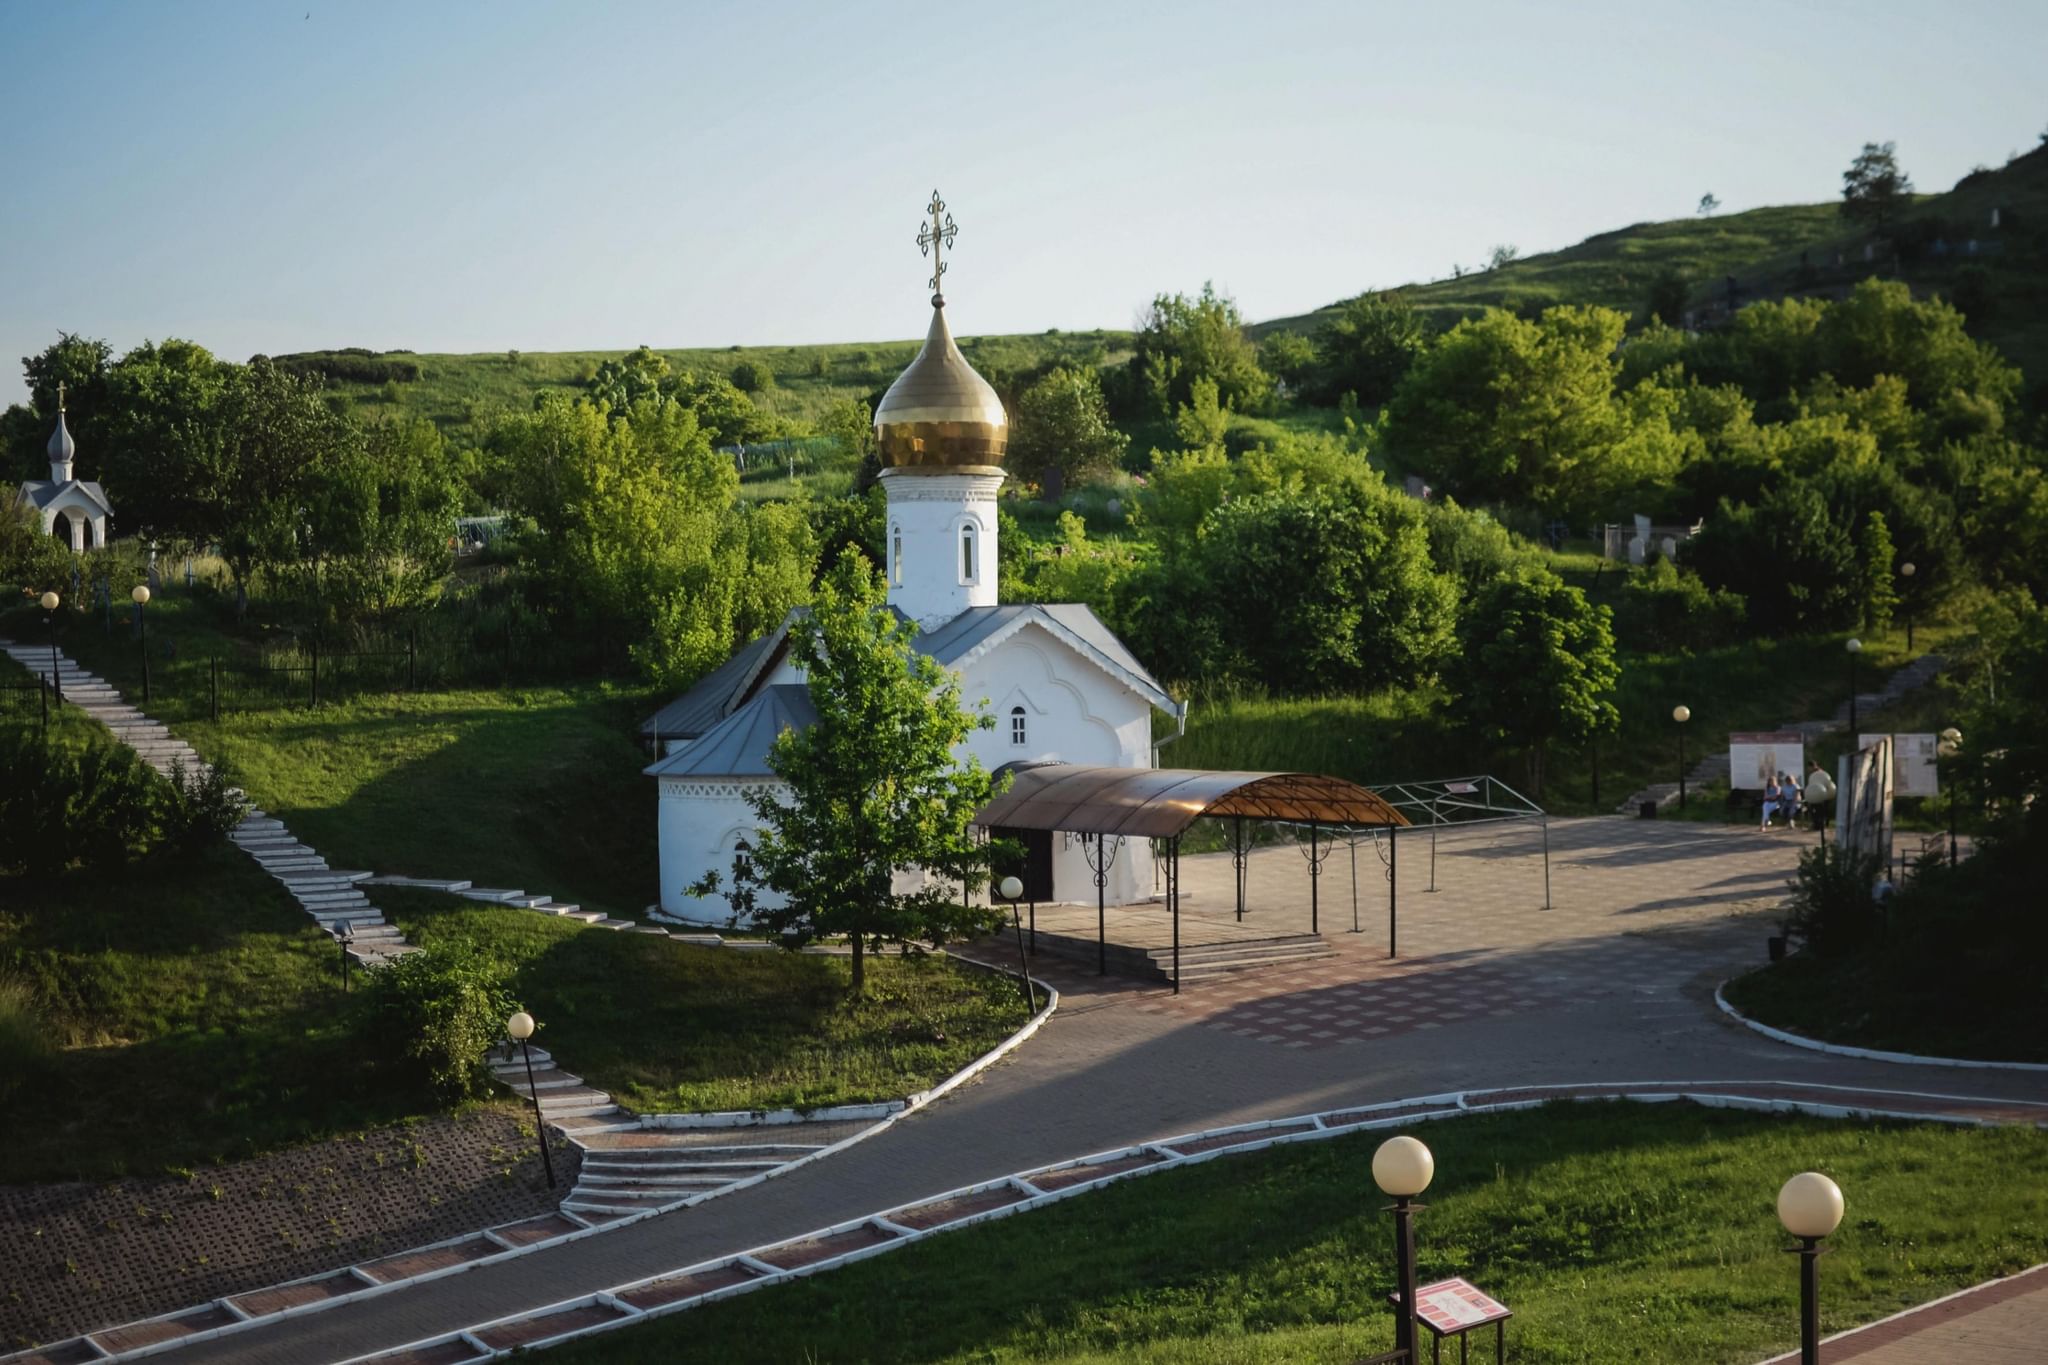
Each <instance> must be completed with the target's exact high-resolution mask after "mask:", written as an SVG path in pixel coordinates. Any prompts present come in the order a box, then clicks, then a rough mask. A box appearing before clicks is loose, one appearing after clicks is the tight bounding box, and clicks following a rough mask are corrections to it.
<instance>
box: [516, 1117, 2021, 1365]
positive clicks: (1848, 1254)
mask: <svg viewBox="0 0 2048 1365" xmlns="http://www.w3.org/2000/svg"><path fill="white" fill-rule="evenodd" d="M1419 1131H1420V1136H1421V1137H1422V1138H1423V1139H1424V1141H1426V1142H1428V1143H1429V1145H1430V1146H1431V1148H1432V1149H1433V1150H1434V1152H1435V1154H1436V1182H1435V1184H1434V1185H1432V1186H1431V1188H1430V1190H1429V1192H1428V1194H1427V1195H1426V1199H1427V1203H1428V1207H1427V1208H1426V1210H1425V1211H1424V1212H1423V1213H1422V1214H1421V1215H1420V1216H1419V1219H1418V1224H1417V1238H1416V1241H1417V1252H1418V1256H1419V1263H1420V1271H1421V1274H1422V1276H1423V1278H1424V1280H1425V1282H1426V1281H1427V1280H1430V1279H1436V1278H1441V1277H1443V1276H1448V1275H1462V1276H1465V1277H1467V1278H1469V1279H1471V1280H1472V1281H1473V1282H1474V1283H1476V1284H1478V1285H1479V1286H1480V1287H1481V1288H1483V1289H1485V1290H1487V1291H1488V1292H1489V1293H1492V1294H1493V1295H1494V1296H1496V1297H1497V1298H1499V1299H1501V1300H1502V1301H1504V1302H1505V1303H1507V1304H1508V1305H1509V1307H1511V1308H1512V1309H1513V1310H1514V1312H1515V1318H1514V1320H1513V1321H1512V1322H1510V1323H1509V1324H1508V1358H1509V1359H1510V1360H1513V1361H1517V1362H1521V1363H1522V1365H1562V1363H1563V1362H1573V1363H1574V1365H1608V1363H1609V1362H1612V1363H1614V1365H1620V1363H1621V1362H1631V1363H1632V1362H1637V1361H1644V1360H1654V1361H1657V1362H1659V1363H1660V1365H1692V1363H1693V1362H1698V1363H1699V1365H1708V1363H1709V1362H1713V1363H1715V1365H1718V1363H1719V1362H1727V1361H1739V1360H1754V1359H1759V1358H1761V1357H1763V1356H1764V1355H1766V1354H1768V1353H1769V1352H1771V1351H1774V1350H1779V1349H1784V1348H1787V1347H1791V1346H1794V1345H1796V1344H1797V1342H1796V1334H1797V1329H1798V1309H1797V1302H1798V1288H1797V1285H1798V1279H1797V1271H1796V1268H1795V1266H1794V1263H1793V1261H1792V1258H1790V1257H1788V1256H1786V1255H1785V1254H1784V1252H1783V1250H1782V1248H1783V1247H1784V1246H1785V1245H1786V1243H1787V1238H1786V1237H1785V1235H1784V1234H1783V1232H1782V1231H1781V1230H1780V1229H1779V1227H1778V1225H1777V1221H1776V1218H1775V1216H1774V1214H1773V1201H1774V1199H1775V1198H1776V1195H1777V1190H1778V1186H1779V1185H1780V1184H1782V1183H1783V1182H1784V1180H1785V1179H1786V1178H1787V1177H1789V1176H1791V1175H1792V1174H1794V1173H1796V1172H1798V1171H1801V1170H1808V1169H1815V1170H1821V1171H1825V1172H1827V1173H1828V1174H1829V1175H1831V1176H1833V1177H1834V1178H1835V1179H1836V1180H1837V1181H1838V1182H1840V1184H1841V1185H1842V1188H1843V1191H1844V1193H1845V1195H1846V1197H1847V1202H1848V1217H1847V1218H1846V1219H1845V1220H1844V1222H1843V1224H1842V1227H1841V1230H1840V1231H1839V1232H1837V1234H1836V1235H1835V1236H1834V1237H1833V1238H1832V1239H1830V1242H1829V1247H1830V1254H1829V1255H1828V1256H1827V1258H1826V1259H1825V1260H1823V1261H1822V1262H1821V1289H1822V1299H1821V1323H1822V1327H1823V1328H1824V1329H1825V1330H1828V1331H1834V1330H1838V1329H1840V1328H1844V1327H1848V1326H1850V1325H1852V1324H1855V1323H1860V1322H1866V1321H1869V1320H1871V1319H1874V1318H1877V1317H1881V1316H1883V1315H1885V1314H1887V1313H1890V1312H1892V1311H1894V1310H1896V1309H1898V1308H1901V1307H1904V1306H1906V1305H1908V1304H1913V1303H1918V1302H1922V1301H1925V1300H1927V1299H1931V1298H1934V1297H1936V1296H1938V1295H1941V1294H1944V1293H1947V1292H1949V1291H1951V1290H1954V1289H1957V1288H1960V1287H1962V1286H1964V1285H1967V1284H1971V1283H1974V1282H1976V1281H1979V1280H1982V1279H1986V1278H1989V1277H1991V1276H1994V1275H1999V1274H2004V1273H2008V1272H2011V1271H2013V1270H2017V1269H2020V1268H2022V1267H2025V1266H2028V1265H2032V1264H2034V1263H2036V1262H2039V1261H2040V1260H2042V1259H2043V1258H2044V1256H2048V1135H2044V1134H2042V1133H2039V1132H2035V1131H2031V1130H2026V1129H1997V1130H1979V1129H1962V1128H1951V1127H1947V1126H1942V1125H1934V1124H1927V1125H1910V1126H1909V1125H1873V1124H1852V1123H1836V1122H1829V1121H1825V1120H1818V1119H1805V1118H1793V1117H1776V1116H1764V1115H1752V1114H1737V1113H1731V1112H1726V1111H1720V1110H1711V1109H1699V1108H1695V1107H1693V1106H1691V1105H1683V1104H1672V1105H1663V1106H1656V1107H1648V1106H1638V1105H1630V1104H1621V1103H1615V1104H1565V1105H1560V1106H1556V1107H1553V1108H1547V1109H1542V1110H1535V1111H1529V1112H1523V1113H1517V1114H1506V1115H1498V1116H1486V1117H1478V1118H1467V1119H1459V1120H1456V1121H1453V1122H1447V1123H1439V1124H1431V1125H1427V1126H1426V1127H1424V1128H1422V1129H1421V1130H1419ZM1384 1136H1385V1135H1384V1134H1358V1135H1355V1136H1351V1137H1346V1138H1338V1139H1335V1140H1332V1141H1328V1142H1321V1143H1312V1144H1306V1145H1302V1146H1294V1147H1286V1148H1280V1149H1275V1150H1272V1151H1268V1152H1264V1153H1259V1154H1254V1155H1249V1156H1243V1157H1226V1158H1224V1159H1222V1160H1220V1161H1216V1162H1212V1163H1209V1164H1206V1165H1202V1166H1196V1167H1190V1168H1186V1169H1183V1170H1179V1171H1172V1172H1167V1173H1165V1174H1161V1175H1157V1176H1150V1177H1145V1178H1142V1179H1138V1180H1133V1181H1128V1182H1125V1183H1122V1184H1119V1185H1114V1186H1111V1187H1109V1188H1107V1189H1105V1190H1101V1191H1098V1192H1095V1193H1090V1194H1086V1195H1082V1196H1080V1197H1079V1198H1076V1199H1074V1200H1073V1201H1071V1202H1068V1203H1063V1204H1060V1205H1056V1206H1054V1207H1052V1208H1048V1209H1044V1210H1041V1211H1038V1212H1034V1213H1028V1214H1024V1215H1022V1216H1019V1217H1014V1218H1009V1219H1004V1220H1000V1221H997V1222H994V1223H989V1224H985V1225H982V1226H979V1227H975V1228H971V1229H966V1230H963V1231H960V1232H957V1233H946V1234H942V1235H940V1236H938V1237H934V1238H932V1239H930V1240H928V1241H925V1242H923V1243H920V1244H918V1245H915V1246H911V1247H907V1248H905V1249H903V1250H902V1251H899V1252H893V1253H890V1254H887V1255H884V1256H881V1257H878V1258H876V1259H874V1260H871V1261H866V1262H862V1263H859V1264H856V1265H852V1266H848V1267H846V1268H844V1269H841V1270H835V1271H832V1272H831V1273H829V1274H825V1275H820V1276H816V1277H813V1278H808V1279H803V1280H798V1281H795V1282H793V1283H790V1284H786V1285H781V1286H777V1287H775V1288H772V1289H766V1290H762V1291H760V1292H759V1293H756V1294H750V1295H745V1296H742V1297H740V1298H736V1299H732V1300H728V1301H726V1302H722V1303H717V1304H712V1305H708V1306H706V1307H703V1308H699V1309H694V1310H692V1311H690V1312H687V1313H682V1314H678V1315H676V1316H674V1317H670V1318H668V1319H665V1320H662V1321H657V1322H653V1323H648V1324H646V1325H643V1326H640V1327H634V1328H628V1329H625V1330H622V1331H619V1332H613V1333H608V1334H605V1335H603V1336H600V1337H596V1338H593V1339H592V1340H591V1341H590V1342H588V1343H585V1344H581V1345H571V1346H566V1347H563V1348H560V1349H558V1350H555V1351H553V1352H550V1353H549V1358H550V1360H554V1361H560V1362H562V1363H563V1365H572V1363H573V1362H580V1361H589V1362H593V1365H595V1362H599V1361H602V1362H605V1365H631V1362H639V1361H646V1362H655V1361H660V1362H664V1363H666V1362H671V1361H678V1362H686V1361H699V1360H701V1361H721V1362H723V1361H737V1360H761V1361H769V1360H776V1361H780V1360H802V1361H815V1362H820V1365H823V1363H824V1362H833V1361H853V1360H861V1361H906V1362H907V1361H915V1362H921V1363H922V1362H941V1361H958V1362H967V1361H994V1360H1045V1361H1067V1362H1083V1361H1086V1362H1107V1361H1111V1360H1115V1361H1118V1362H1124V1361H1158V1362H1166V1361H1171V1362H1211V1361H1215V1362H1221V1361H1231V1362H1264V1361H1275V1362H1277V1361H1289V1362H1294V1361H1311V1362H1314V1361H1331V1362H1337V1361H1347V1360H1352V1359H1355V1358H1357V1357H1358V1356H1360V1355H1364V1354H1368V1353H1371V1352H1374V1351H1381V1350H1385V1349H1387V1348H1388V1347H1389V1346H1390V1345H1391V1344H1392V1331H1393V1324H1392V1316H1391V1312H1390V1310H1389V1309H1388V1308H1387V1306H1386V1299H1385V1295H1386V1293H1387V1292H1388V1291H1389V1290H1390V1289H1391V1288H1392V1286H1393V1264H1392V1261H1393V1256H1392V1245H1391V1243H1392V1237H1391V1234H1390V1230H1389V1221H1388V1218H1387V1215H1386V1214H1385V1213H1384V1212H1382V1209H1383V1207H1384V1204H1385V1200H1384V1199H1383V1198H1382V1197H1380V1196H1379V1195H1378V1193H1377V1191H1375V1190H1374V1189H1373V1188H1372V1182H1371V1176H1370V1162H1371V1155H1372V1151H1373V1149H1374V1147H1375V1146H1376V1145H1377V1144H1378V1143H1379V1142H1380V1141H1381V1140H1382V1139H1383V1138H1384ZM1487 1346H1488V1350H1486V1351H1481V1350H1477V1349H1475V1351H1474V1357H1475V1358H1476V1359H1488V1360H1490V1359H1491V1358H1492V1357H1491V1354H1490V1342H1489V1343H1487ZM1447 1358H1449V1356H1448V1355H1447Z"/></svg>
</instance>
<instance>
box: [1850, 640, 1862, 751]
mask: <svg viewBox="0 0 2048 1365" xmlns="http://www.w3.org/2000/svg"><path fill="white" fill-rule="evenodd" d="M1856 730H1857V725H1856V651H1855V650H1853V649H1852V650H1850V651H1849V750H1850V752H1851V753H1854V752H1855V751H1856V750H1857V749H1859V748H1861V747H1862V746H1861V745H1860V744H1858V743H1857V742H1856Z"/></svg>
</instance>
